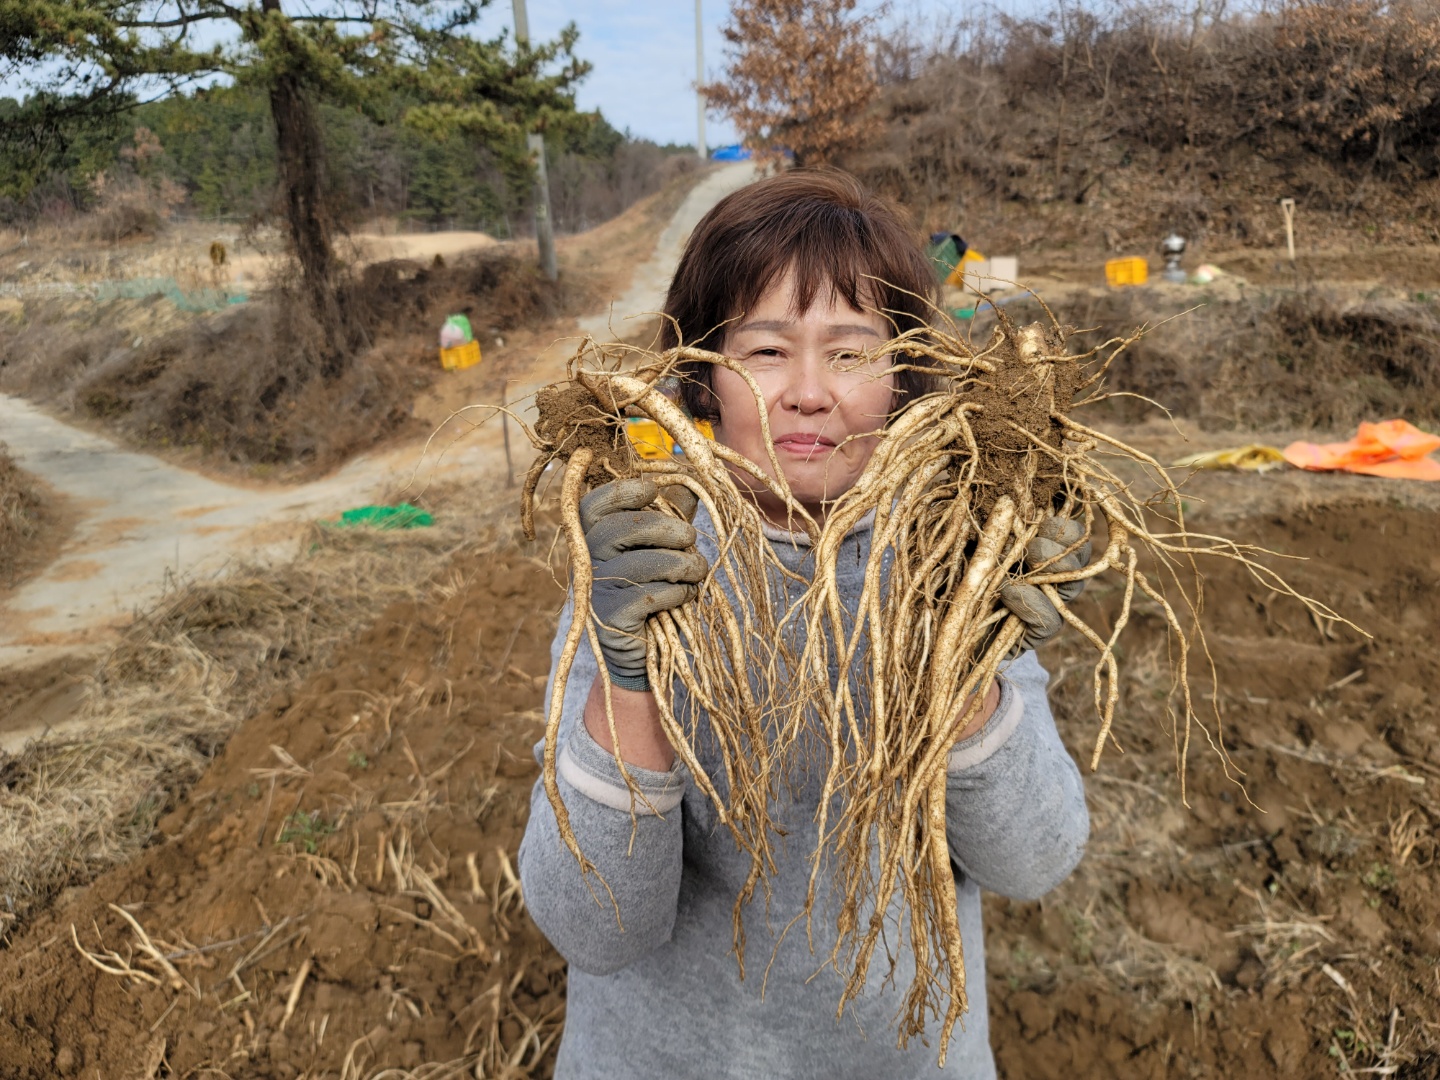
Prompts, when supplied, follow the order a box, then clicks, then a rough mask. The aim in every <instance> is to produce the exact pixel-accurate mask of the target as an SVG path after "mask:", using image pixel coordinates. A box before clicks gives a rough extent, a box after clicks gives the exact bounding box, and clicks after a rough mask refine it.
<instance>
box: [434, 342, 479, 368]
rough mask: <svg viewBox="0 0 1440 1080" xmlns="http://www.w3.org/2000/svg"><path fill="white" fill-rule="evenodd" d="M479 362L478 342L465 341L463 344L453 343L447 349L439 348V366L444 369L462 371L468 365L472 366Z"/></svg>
mask: <svg viewBox="0 0 1440 1080" xmlns="http://www.w3.org/2000/svg"><path fill="white" fill-rule="evenodd" d="M479 362H480V342H478V341H467V342H465V344H464V345H454V346H452V347H451V348H448V349H441V350H440V366H441V367H443V368H444V369H445V370H446V371H463V370H465V369H466V368H468V367H474V366H475V365H476V364H478V363H479Z"/></svg>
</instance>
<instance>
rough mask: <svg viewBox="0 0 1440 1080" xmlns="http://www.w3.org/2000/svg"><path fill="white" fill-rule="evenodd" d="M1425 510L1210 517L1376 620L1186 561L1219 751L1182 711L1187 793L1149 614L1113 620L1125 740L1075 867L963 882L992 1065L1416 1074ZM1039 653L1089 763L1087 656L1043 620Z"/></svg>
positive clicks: (1425, 941)
mask: <svg viewBox="0 0 1440 1080" xmlns="http://www.w3.org/2000/svg"><path fill="white" fill-rule="evenodd" d="M1323 482H1324V481H1323V480H1321V481H1317V482H1316V483H1315V484H1312V497H1313V496H1314V495H1315V494H1316V492H1315V491H1314V490H1313V489H1314V488H1315V487H1317V486H1318V485H1319V484H1323ZM1251 483H1252V484H1254V483H1258V484H1263V483H1264V481H1263V479H1261V478H1251ZM1322 497H1323V496H1322ZM1435 530H1436V515H1435V512H1434V510H1432V509H1411V508H1405V507H1397V506H1394V505H1387V504H1385V503H1382V502H1377V501H1371V500H1367V501H1365V502H1361V503H1343V502H1342V503H1339V504H1332V505H1323V506H1319V507H1313V506H1312V507H1311V508H1309V509H1306V508H1304V507H1303V506H1300V505H1293V504H1292V505H1288V506H1283V507H1276V508H1275V509H1274V511H1273V512H1271V513H1267V514H1262V515H1258V516H1251V517H1246V518H1241V519H1238V520H1230V521H1227V522H1226V524H1225V531H1226V532H1227V533H1228V534H1230V535H1233V536H1236V537H1239V538H1241V539H1244V540H1249V541H1253V542H1255V543H1258V544H1260V545H1262V546H1266V547H1271V548H1274V549H1278V550H1282V551H1285V552H1287V553H1291V554H1296V555H1303V556H1306V557H1308V558H1309V559H1311V560H1313V561H1310V562H1302V563H1284V564H1282V565H1280V566H1279V568H1280V569H1281V570H1282V571H1283V573H1284V574H1285V576H1286V578H1287V579H1288V580H1289V581H1290V582H1291V583H1292V584H1293V585H1295V586H1296V587H1297V588H1298V589H1299V590H1300V591H1302V592H1305V593H1308V594H1309V595H1311V596H1313V597H1315V598H1317V599H1319V600H1321V601H1323V602H1325V603H1328V604H1330V605H1331V606H1333V607H1334V608H1336V609H1337V610H1339V611H1341V612H1343V613H1345V614H1347V615H1348V616H1350V617H1351V618H1353V619H1354V620H1355V621H1356V622H1357V623H1359V624H1360V625H1361V626H1363V627H1364V628H1365V629H1366V630H1368V631H1369V632H1370V633H1371V634H1373V635H1374V637H1373V638H1372V639H1369V640H1367V639H1365V638H1363V637H1361V636H1360V635H1359V634H1356V633H1355V632H1353V631H1351V630H1348V629H1344V628H1341V629H1338V630H1335V629H1331V630H1325V629H1322V628H1321V626H1320V625H1319V624H1317V623H1316V622H1314V621H1313V620H1312V619H1310V618H1309V617H1308V616H1307V615H1306V613H1305V612H1304V611H1303V609H1301V607H1300V606H1299V605H1298V604H1297V603H1295V602H1292V601H1287V600H1285V599H1284V598H1282V597H1280V596H1279V595H1278V594H1276V593H1275V592H1273V591H1271V590H1267V589H1266V588H1264V587H1260V586H1257V584H1256V583H1255V582H1254V581H1253V580H1251V579H1249V577H1248V575H1246V574H1245V573H1244V571H1243V570H1242V569H1241V568H1240V567H1239V566H1237V565H1234V564H1229V563H1224V562H1221V561H1218V560H1216V561H1214V564H1213V565H1212V564H1211V563H1207V564H1206V565H1204V566H1203V567H1202V569H1203V572H1204V575H1205V594H1206V597H1207V600H1206V613H1205V620H1204V621H1205V624H1206V625H1207V626H1209V627H1210V628H1211V634H1210V647H1211V654H1212V656H1213V657H1214V659H1215V662H1216V666H1217V674H1218V690H1219V693H1218V695H1217V697H1218V704H1219V707H1220V712H1221V719H1222V721H1223V722H1222V723H1215V722H1212V723H1211V725H1210V728H1211V732H1212V733H1214V735H1215V736H1217V737H1219V736H1220V735H1221V734H1223V739H1224V745H1225V747H1226V748H1227V751H1228V755H1229V759H1230V761H1231V763H1232V767H1231V768H1230V769H1229V770H1228V775H1227V770H1226V769H1225V768H1224V766H1223V765H1222V762H1221V760H1220V758H1219V756H1218V754H1216V753H1213V752H1211V750H1210V749H1209V748H1208V747H1207V746H1206V742H1205V739H1204V738H1203V737H1201V735H1200V733H1199V732H1198V731H1197V732H1196V740H1195V746H1194V747H1192V752H1191V764H1190V768H1189V770H1188V799H1189V804H1190V808H1189V810H1185V809H1184V808H1183V807H1182V806H1181V805H1180V797H1179V796H1180V792H1179V790H1178V785H1177V783H1176V780H1175V768H1174V758H1175V748H1174V742H1173V741H1172V739H1171V737H1170V735H1169V734H1168V733H1167V730H1166V721H1165V717H1164V713H1163V706H1164V704H1165V697H1166V682H1165V680H1166V679H1167V678H1168V676H1162V672H1161V661H1162V660H1163V653H1161V652H1159V651H1158V650H1159V642H1160V641H1161V640H1162V635H1161V633H1160V624H1159V620H1158V617H1157V616H1156V615H1155V614H1154V613H1153V612H1151V613H1148V614H1146V615H1145V616H1143V618H1142V622H1141V624H1139V625H1137V626H1136V627H1135V628H1134V629H1133V630H1132V631H1131V632H1129V633H1127V634H1126V635H1125V636H1124V637H1122V639H1121V647H1122V650H1123V651H1124V658H1125V660H1127V661H1128V662H1129V665H1130V667H1129V674H1128V676H1127V678H1126V685H1125V687H1124V697H1123V698H1122V715H1121V719H1120V720H1119V722H1118V723H1117V727H1116V731H1117V735H1118V737H1119V742H1120V745H1121V746H1123V747H1124V750H1125V753H1124V754H1123V755H1121V754H1117V753H1114V752H1113V751H1111V752H1107V756H1106V758H1105V759H1104V760H1103V761H1102V764H1101V766H1100V770H1099V772H1098V773H1096V774H1095V775H1094V776H1093V777H1092V778H1091V783H1090V785H1089V789H1090V796H1091V811H1092V817H1093V819H1094V825H1095V831H1094V839H1093V841H1092V844H1091V849H1090V852H1089V854H1088V856H1087V859H1086V862H1085V863H1084V864H1082V868H1081V870H1080V872H1079V873H1078V874H1077V875H1076V876H1075V877H1074V878H1072V880H1071V881H1070V882H1067V883H1066V884H1065V885H1064V886H1063V887H1062V888H1061V889H1059V890H1057V892H1055V893H1053V894H1052V895H1051V896H1049V897H1046V898H1045V899H1044V900H1042V901H1040V902H1038V903H1018V902H1013V901H1007V900H1003V899H1000V898H998V897H991V898H989V899H988V901H987V907H988V911H987V929H988V940H987V949H988V953H989V958H990V989H991V995H992V998H991V1004H992V1015H991V1025H992V1033H993V1035H992V1037H993V1041H994V1045H995V1047H996V1053H997V1057H998V1059H999V1062H1000V1064H1001V1071H1002V1074H1003V1075H1005V1076H1007V1077H1012V1078H1015V1077H1027V1078H1028V1077H1042V1078H1043V1077H1058V1076H1063V1075H1075V1074H1077V1073H1078V1074H1080V1075H1095V1074H1096V1073H1095V1070H1096V1069H1097V1068H1101V1069H1103V1070H1104V1072H1105V1073H1106V1074H1107V1075H1114V1076H1125V1077H1132V1076H1133V1077H1152V1076H1153V1077H1160V1076H1204V1077H1210V1076H1215V1077H1219V1076H1237V1075H1239V1076H1277V1075H1278V1076H1285V1077H1297V1078H1299V1077H1317V1078H1318V1077H1330V1076H1334V1075H1335V1074H1336V1072H1337V1071H1340V1069H1339V1067H1340V1066H1341V1064H1342V1062H1348V1063H1349V1066H1350V1067H1351V1068H1360V1067H1362V1066H1386V1065H1393V1066H1395V1067H1396V1068H1397V1071H1396V1072H1395V1073H1394V1075H1397V1076H1406V1077H1417V1078H1418V1077H1435V1076H1440V1038H1437V1035H1440V1025H1437V1020H1440V1008H1437V1001H1440V982H1437V981H1436V971H1437V964H1440V918H1437V917H1440V889H1437V888H1436V878H1435V874H1434V860H1435V859H1436V856H1437V854H1440V850H1437V837H1436V825H1437V823H1440V802H1437V800H1436V796H1435V788H1436V785H1437V784H1440V702H1437V700H1436V698H1435V695H1434V689H1433V688H1434V686H1435V685H1436V681H1437V677H1440V658H1437V656H1436V653H1435V650H1434V644H1433V641H1432V640H1431V636H1430V635H1431V632H1432V630H1433V627H1434V626H1435V625H1436V624H1437V622H1440V590H1437V586H1440V558H1437V556H1436V555H1435V553H1434V545H1433V542H1432V541H1431V539H1430V538H1433V536H1434V535H1435ZM1118 603H1119V596H1118V595H1117V592H1116V590H1114V589H1113V588H1110V589H1107V588H1106V587H1104V586H1099V585H1097V586H1095V587H1092V588H1091V589H1090V590H1089V592H1087V594H1086V596H1085V598H1084V599H1082V601H1081V608H1080V610H1081V614H1082V615H1083V616H1084V617H1086V618H1087V619H1090V620H1096V619H1098V620H1099V622H1098V625H1102V626H1103V625H1106V623H1107V620H1110V619H1113V617H1114V614H1115V611H1116V609H1117V607H1118ZM1092 624H1094V623H1092ZM1042 660H1043V661H1044V662H1045V663H1046V666H1047V667H1048V668H1049V669H1050V670H1051V671H1052V673H1054V674H1055V684H1052V698H1053V699H1054V701H1055V706H1056V714H1057V719H1058V721H1059V723H1060V725H1061V730H1062V734H1063V735H1064V736H1065V737H1066V740H1067V742H1068V744H1069V745H1070V746H1071V749H1072V751H1073V752H1074V753H1075V754H1076V756H1077V757H1078V758H1079V759H1080V760H1082V761H1083V760H1087V759H1088V757H1089V752H1090V749H1091V744H1093V739H1094V731H1095V724H1094V719H1093V705H1092V704H1091V698H1090V693H1091V692H1090V683H1089V678H1088V674H1089V671H1088V669H1089V663H1088V662H1087V658H1086V657H1085V655H1084V653H1083V651H1082V650H1081V649H1080V648H1079V647H1078V645H1077V643H1076V642H1075V641H1074V640H1063V643H1062V644H1060V645H1059V646H1058V647H1056V648H1054V649H1052V650H1050V651H1048V652H1047V653H1046V654H1044V655H1043V656H1042ZM1208 711H1209V703H1208V702H1207V703H1205V705H1204V707H1202V709H1201V718H1202V719H1204V718H1205V716H1206V713H1207V712H1208ZM1210 717H1211V719H1212V721H1213V718H1214V714H1213V712H1211V713H1210ZM1392 1015H1393V1016H1394V1017H1395V1020H1394V1027H1393V1030H1392V1027H1391V1017H1392ZM1387 1044H1388V1045H1389V1046H1390V1047H1391V1051H1390V1054H1389V1056H1388V1057H1387V1056H1386V1055H1385V1053H1384V1048H1385V1047H1386V1046H1387Z"/></svg>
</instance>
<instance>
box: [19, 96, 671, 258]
mask: <svg viewBox="0 0 1440 1080" xmlns="http://www.w3.org/2000/svg"><path fill="white" fill-rule="evenodd" d="M26 111H27V107H26V106H24V105H21V104H20V103H18V102H16V101H14V100H13V99H0V120H3V121H7V122H10V123H11V124H13V125H15V127H19V128H23V126H24V124H23V121H24V114H25V112H26ZM317 111H318V113H319V119H320V127H321V130H322V131H323V133H324V140H325V156H326V165H327V168H326V177H327V182H328V184H329V188H330V195H331V198H332V200H333V203H332V206H333V208H334V209H335V210H336V211H337V212H338V213H339V215H340V216H341V217H342V218H345V219H348V220H351V221H363V220H365V219H369V218H375V217H393V218H397V219H399V220H400V221H401V222H402V223H408V224H410V225H412V226H414V227H420V228H428V229H478V230H482V231H484V232H489V233H492V234H494V235H496V236H498V237H502V238H504V237H510V236H516V235H524V234H526V233H527V232H530V231H532V225H531V205H530V201H531V178H530V174H529V171H528V170H527V169H526V168H524V167H523V166H517V165H516V164H515V160H516V158H515V155H513V154H507V155H501V154H497V153H496V152H494V150H493V149H491V148H489V147H487V146H485V145H483V144H482V142H481V141H479V140H477V139H471V138H467V137H465V136H464V135H459V134H455V135H450V136H448V137H446V136H437V135H433V134H430V133H428V132H425V131H421V130H417V129H415V128H414V127H412V126H410V125H406V124H401V123H398V122H396V123H388V124H382V123H377V122H376V121H375V120H373V119H371V118H369V117H367V116H365V115H364V114H362V113H361V112H359V111H358V110H350V109H345V108H342V107H339V106H335V105H329V104H321V105H319V107H318V110H317ZM399 111H400V110H399V107H398V106H397V109H396V112H397V116H398V113H399ZM579 127H580V128H581V130H579V131H578V132H576V133H568V132H567V133H564V134H560V135H557V136H553V137H552V138H551V140H550V141H549V142H548V143H547V156H548V165H549V177H550V193H551V195H550V197H551V207H552V212H553V214H554V220H555V225H556V228H557V229H559V230H560V231H562V232H578V231H580V230H583V229H587V228H590V227H591V226H593V225H596V224H598V223H599V222H601V221H605V220H607V219H608V218H611V217H614V216H615V215H616V214H618V213H619V212H620V211H622V210H624V209H625V208H626V207H627V206H629V205H630V204H632V203H633V202H635V201H636V200H637V199H640V198H643V197H644V196H645V195H648V194H650V193H651V192H653V191H656V190H658V189H659V188H660V187H661V186H662V185H663V184H664V183H665V182H666V180H668V179H669V178H670V177H671V176H673V175H675V174H676V173H679V172H683V171H686V170H688V169H689V168H692V167H693V166H694V164H695V158H694V148H693V147H690V146H676V145H665V146H661V145H658V144H656V143H653V142H650V141H649V140H645V139H636V138H633V137H631V136H630V135H629V134H628V133H627V132H622V131H618V130H616V129H615V128H614V127H613V126H612V125H611V124H610V123H609V122H608V121H606V120H605V118H604V117H603V116H601V115H600V114H598V113H596V114H594V119H593V122H592V123H590V124H588V125H579ZM23 155H24V156H23V160H22V158H21V151H20V150H16V149H11V148H7V147H5V146H0V221H9V222H12V223H14V222H19V221H24V220H35V219H39V218H49V219H54V218H60V217H64V216H68V215H70V214H74V213H76V212H82V211H85V210H87V209H90V208H92V207H93V206H94V205H95V204H96V203H97V202H98V201H100V200H101V199H102V198H103V192H104V190H105V189H106V187H107V184H108V185H109V186H111V187H113V186H114V184H115V183H119V184H122V185H133V184H134V183H135V182H136V181H137V180H141V179H143V180H145V181H146V182H147V186H149V187H151V188H152V189H154V187H155V185H156V184H157V183H163V185H164V189H165V191H166V192H167V193H168V198H167V201H169V202H171V203H172V204H173V205H172V206H171V209H172V210H174V211H177V212H179V213H182V214H186V215H192V216H196V217H204V218H210V219H225V220H232V221H237V222H244V221H247V220H251V219H258V218H260V217H263V216H264V215H266V214H267V212H268V211H269V210H271V208H272V204H273V200H274V198H275V191H276V160H275V133H274V128H273V124H272V120H271V117H270V108H269V104H268V102H267V101H266V99H265V95H264V92H263V90H260V89H258V88H248V87H213V88H209V89H201V90H197V91H195V92H193V93H191V94H186V95H175V96H172V97H167V98H163V99H161V100H159V101H155V102H151V103H148V104H141V105H137V106H135V107H134V108H133V109H130V110H127V111H123V112H119V113H117V114H115V115H111V116H107V117H104V118H101V119H98V120H97V119H90V120H88V121H87V122H86V123H84V124H78V123H77V124H72V125H70V126H68V127H67V128H66V129H65V130H63V131H61V132H59V133H58V134H57V135H56V136H54V137H52V138H50V139H48V140H46V145H45V146H44V148H43V151H42V152H41V153H39V154H36V153H35V152H34V147H33V145H31V146H28V147H25V148H24V149H23ZM7 158H12V159H13V160H6V159H7ZM507 159H508V162H509V163H508V164H507ZM97 178H98V183H97Z"/></svg>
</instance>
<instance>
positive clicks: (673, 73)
mask: <svg viewBox="0 0 1440 1080" xmlns="http://www.w3.org/2000/svg"><path fill="white" fill-rule="evenodd" d="M1003 2H1004V4H1005V6H1006V7H1007V8H1008V7H1009V4H1010V3H1013V0H1003ZM879 7H880V3H879V2H877V0H860V5H859V9H860V10H862V11H873V10H876V9H877V8H879ZM956 9H957V5H955V4H954V3H946V2H945V0H898V2H897V3H894V4H892V5H891V11H890V13H889V15H888V16H886V21H887V22H892V23H893V22H895V21H900V20H903V21H905V22H913V21H915V20H917V19H919V20H921V21H924V20H926V19H933V18H935V17H937V16H941V15H942V14H943V13H944V12H946V11H953V10H956ZM528 11H529V17H530V34H531V36H532V37H533V38H535V39H536V40H542V39H549V38H553V37H554V36H555V35H556V34H557V33H558V32H559V30H560V28H561V27H562V26H564V25H565V24H566V23H567V22H571V21H573V22H574V23H575V24H576V25H577V26H578V27H579V28H580V43H579V45H578V46H577V51H578V53H579V54H580V56H582V57H583V58H584V59H586V60H589V61H590V62H591V63H592V64H593V65H594V70H592V71H591V73H590V75H589V76H588V77H587V78H586V79H585V81H584V83H582V84H581V87H580V91H579V95H578V97H579V102H580V106H581V108H584V109H594V108H599V109H601V110H602V111H603V112H604V113H605V116H606V118H607V119H608V120H609V121H610V122H611V123H612V124H614V125H615V126H616V127H618V128H627V127H628V128H629V129H630V130H631V131H632V132H633V133H634V134H636V135H638V136H643V137H645V138H649V139H654V140H655V141H656V142H661V143H665V142H676V143H693V142H694V141H695V127H696V124H695V90H694V87H695V4H694V0H580V2H576V0H568V2H567V0H529V2H528ZM729 11H730V4H729V0H703V12H704V23H705V68H706V77H707V79H713V78H716V77H717V76H718V75H719V73H720V70H721V67H722V65H723V63H724V54H723V50H722V46H723V44H724V40H723V39H722V38H721V36H720V27H721V25H722V24H723V23H724V22H725V20H726V19H727V17H728V16H729ZM510 25H511V5H510V0H493V2H492V3H491V5H490V7H489V8H488V9H486V11H485V13H484V15H483V16H482V20H481V32H482V33H484V34H486V36H489V35H490V34H491V33H495V32H498V31H499V30H500V29H502V28H509V27H510ZM705 133H706V141H707V142H708V143H709V145H710V146H711V147H714V146H719V145H723V144H725V143H730V142H734V141H736V134H735V130H734V129H733V128H732V127H730V126H729V124H727V123H726V122H725V121H723V120H722V119H721V118H720V117H718V116H714V115H711V116H709V117H707V119H706V123H705Z"/></svg>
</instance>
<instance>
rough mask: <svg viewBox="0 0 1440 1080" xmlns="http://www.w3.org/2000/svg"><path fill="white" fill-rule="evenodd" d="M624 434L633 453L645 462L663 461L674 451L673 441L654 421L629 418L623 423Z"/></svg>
mask: <svg viewBox="0 0 1440 1080" xmlns="http://www.w3.org/2000/svg"><path fill="white" fill-rule="evenodd" d="M625 434H626V436H628V437H629V439H630V445H631V446H632V447H634V449H635V453H637V454H639V455H640V456H641V457H642V458H644V459H645V460H646V461H663V460H664V459H665V458H667V457H669V456H670V455H671V454H672V453H673V452H674V450H675V441H674V440H673V439H671V438H670V436H669V435H667V434H666V433H665V429H664V428H662V427H661V426H660V425H659V424H657V423H656V422H655V421H654V420H647V419H645V418H643V417H638V416H636V417H631V418H630V419H629V420H626V421H625Z"/></svg>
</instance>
